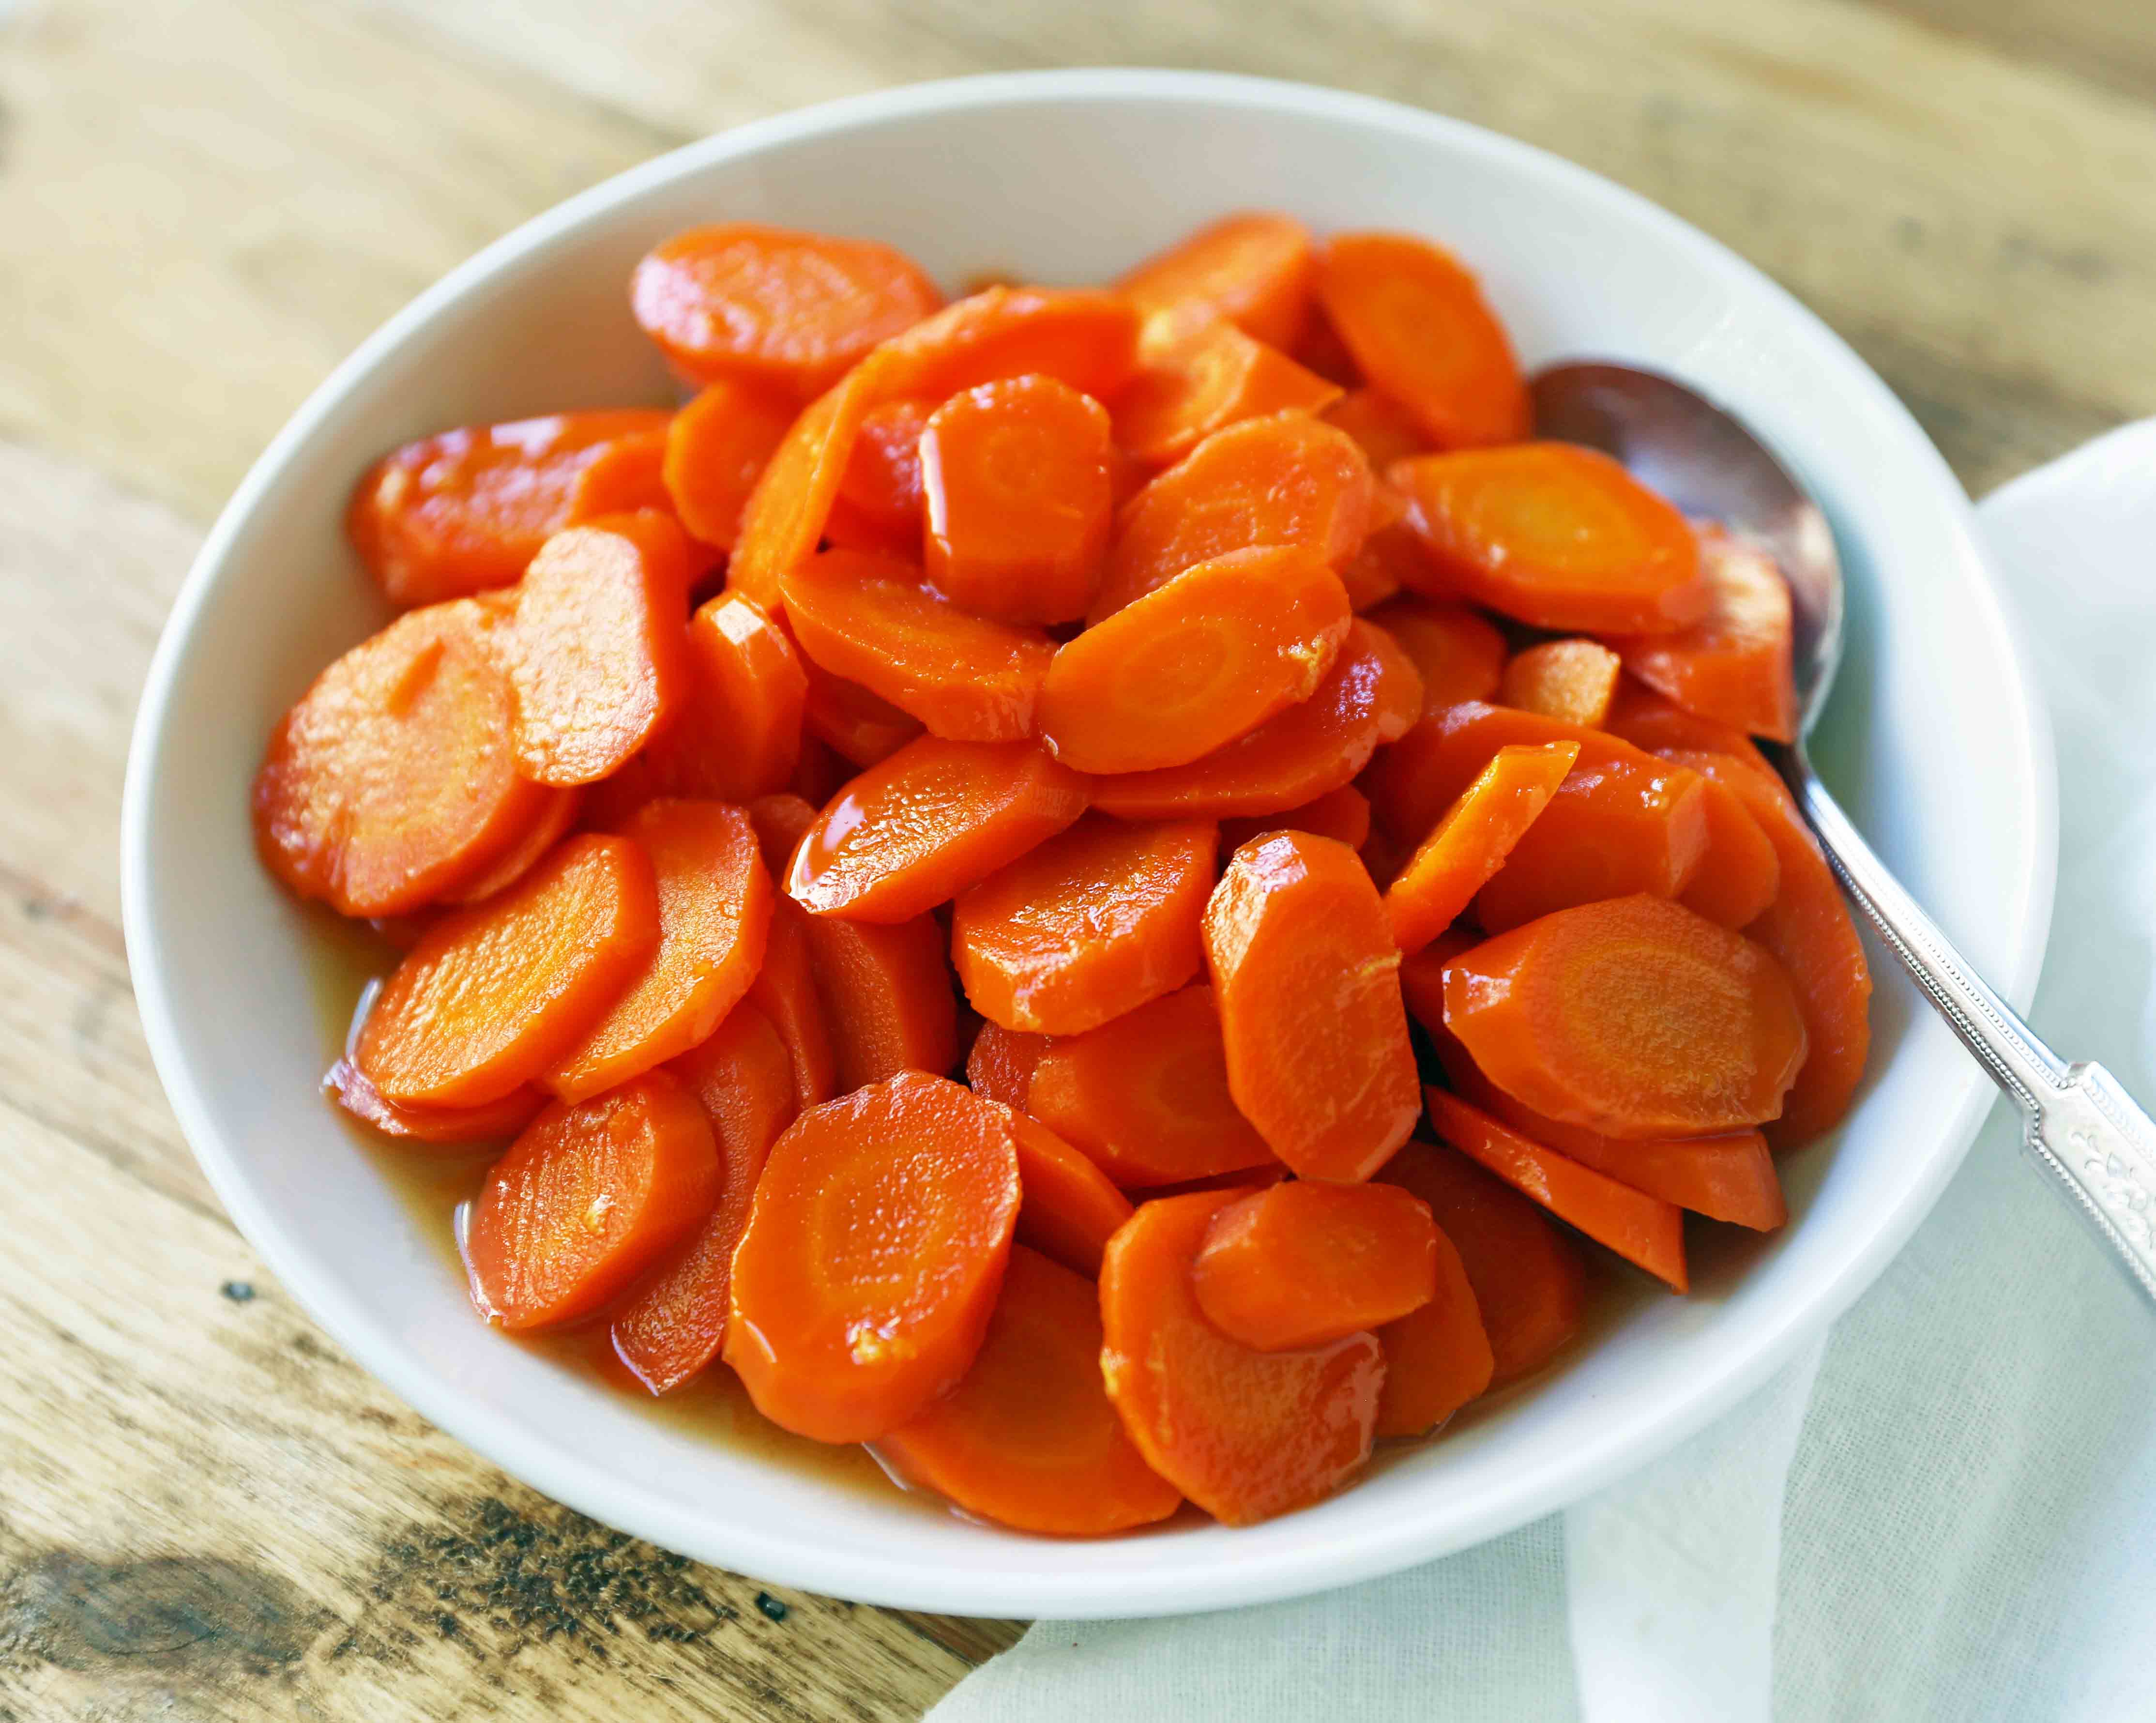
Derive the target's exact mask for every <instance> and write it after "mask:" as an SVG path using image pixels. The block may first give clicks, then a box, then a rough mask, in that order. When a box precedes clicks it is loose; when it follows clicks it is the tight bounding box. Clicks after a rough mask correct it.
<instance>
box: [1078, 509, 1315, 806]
mask: <svg viewBox="0 0 2156 1723" xmlns="http://www.w3.org/2000/svg"><path fill="white" fill-rule="evenodd" d="M1349 620H1351V619H1350V616H1349V612H1348V609H1347V594H1346V593H1345V592H1344V591H1343V590H1342V589H1341V585H1340V581H1339V579H1338V577H1337V575H1335V574H1334V573H1332V570H1331V569H1329V568H1327V567H1326V566H1325V563H1324V561H1323V559H1322V558H1320V557H1319V556H1318V555H1317V553H1316V552H1315V551H1312V550H1310V549H1308V548H1305V547H1301V546H1294V545H1289V546H1260V547H1257V548H1252V549H1250V550H1241V551H1232V552H1230V553H1229V554H1227V555H1226V556H1224V557H1217V558H1214V560H1213V561H1211V562H1209V563H1199V564H1198V565H1197V566H1196V567H1194V568H1186V569H1185V570H1183V573H1180V574H1178V575H1176V576H1175V577H1174V578H1173V579H1171V580H1168V581H1167V582H1166V583H1164V584H1162V585H1160V586H1158V587H1156V588H1154V589H1153V590H1152V591H1151V592H1149V593H1147V594H1146V595H1145V596H1144V597H1143V598H1142V599H1136V600H1135V601H1133V602H1132V603H1131V604H1127V605H1126V606H1124V608H1123V609H1121V610H1118V611H1117V612H1116V614H1115V615H1113V616H1111V617H1109V618H1108V619H1107V620H1106V621H1104V622H1102V623H1101V624H1100V625H1097V626H1096V627H1093V628H1089V629H1087V630H1086V632H1085V633H1083V634H1081V635H1079V636H1078V637H1077V638H1076V639H1075V640H1071V641H1070V642H1069V643H1068V644H1066V645H1063V646H1061V647H1060V648H1059V649H1058V650H1057V651H1056V654H1055V660H1054V661H1053V662H1052V663H1050V666H1049V668H1048V674H1047V676H1046V677H1045V679H1044V680H1043V681H1042V683H1041V686H1040V697H1039V702H1038V704H1037V706H1036V707H1035V711H1036V714H1037V721H1038V723H1039V727H1040V733H1041V734H1042V735H1043V736H1044V737H1045V738H1047V741H1048V743H1049V745H1050V747H1051V748H1054V749H1055V753H1056V757H1057V758H1058V759H1061V760H1062V761H1064V762H1065V764H1068V765H1071V766H1075V767H1076V768H1077V769H1079V770H1080V771H1081V772H1142V771H1149V770H1152V769H1155V768H1157V767H1162V766H1180V765H1185V764H1188V763H1189V762H1190V761H1192V760H1194V759H1198V758H1199V756H1200V755H1202V754H1207V753H1212V752H1213V750H1214V749H1215V748H1224V747H1225V746H1226V745H1227V744H1228V743H1230V742H1232V741H1234V740H1235V738H1237V737H1239V736H1242V735H1245V734H1246V733H1249V732H1250V731H1251V730H1254V729H1255V728H1257V727H1258V726H1259V725H1260V724H1261V723H1264V722H1265V720H1266V719H1267V718H1269V717H1272V716H1273V714H1274V713H1276V712H1281V711H1283V710H1285V709H1286V707H1290V706H1292V705H1294V704H1296V702H1298V701H1302V700H1307V699H1308V698H1310V697H1311V696H1312V694H1313V693H1314V692H1316V691H1317V688H1318V687H1319V686H1320V685H1321V684H1322V682H1323V681H1324V679H1325V677H1326V675H1327V672H1328V671H1331V669H1332V664H1333V661H1334V660H1335V659H1336V658H1337V656H1339V652H1340V647H1341V644H1342V641H1344V640H1346V639H1347V626H1348V623H1349Z"/></svg>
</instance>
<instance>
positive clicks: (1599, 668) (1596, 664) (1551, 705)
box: [1497, 640, 1623, 730]
mask: <svg viewBox="0 0 2156 1723" xmlns="http://www.w3.org/2000/svg"><path fill="white" fill-rule="evenodd" d="M1622 667H1623V666H1621V665H1620V662H1619V661H1618V657H1617V655H1616V654H1615V653H1614V652H1613V651H1610V650H1609V647H1607V646H1605V645H1603V644H1602V643H1601V642H1600V641H1599V640H1544V641H1543V643H1542V644H1541V645H1537V646H1529V647H1528V648H1527V650H1526V651H1522V652H1515V653H1514V654H1513V655H1512V660H1511V661H1510V662H1509V663H1507V665H1506V666H1505V674H1504V676H1503V678H1502V679H1501V681H1499V682H1498V684H1497V703H1498V704H1499V705H1501V706H1517V707H1519V708H1520V709H1521V710H1522V712H1540V713H1541V714H1542V715H1543V717H1553V718H1559V719H1562V720H1563V722H1564V723H1568V724H1578V725H1579V726H1580V727H1581V728H1583V729H1589V730H1599V729H1600V728H1602V725H1603V723H1604V720H1605V719H1606V718H1608V717H1609V702H1611V700H1613V699H1614V698H1615V697H1616V693H1617V677H1618V675H1619V673H1620V671H1621V669H1622Z"/></svg>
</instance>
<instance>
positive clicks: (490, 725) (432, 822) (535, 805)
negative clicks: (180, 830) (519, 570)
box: [253, 600, 550, 917]
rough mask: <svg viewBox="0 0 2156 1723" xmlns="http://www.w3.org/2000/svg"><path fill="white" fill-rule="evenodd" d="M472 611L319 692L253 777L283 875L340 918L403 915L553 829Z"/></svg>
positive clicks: (272, 856)
mask: <svg viewBox="0 0 2156 1723" xmlns="http://www.w3.org/2000/svg"><path fill="white" fill-rule="evenodd" d="M480 620H481V619H480V617H479V615H478V613H477V612H476V610H475V607H474V606H473V604H471V601H470V600H461V601H459V602H456V603H454V604H439V605H434V606H432V607H430V608H429V609H424V610H416V611H413V613H412V614H411V615H408V616H403V617H400V618H399V619H398V620H397V621H395V622H393V623H392V624H391V625H389V626H388V628H386V629H384V630H382V632H381V633H380V634H378V635H375V636H374V637H373V638H372V639H371V640H365V641H362V643H361V644H360V645H357V646H355V647H353V648H352V651H349V652H346V654H345V655H344V656H342V657H341V658H339V659H338V660H337V661H336V662H335V663H334V664H332V665H331V666H330V667H329V668H328V669H327V670H326V671H323V672H322V673H321V675H320V676H317V677H316V678H315V681H314V686H313V687H310V688H309V689H308V690H307V692H305V694H304V695H303V696H301V697H300V700H299V701H298V702H297V703H296V704H295V705H294V706H293V707H292V708H291V710H290V711H289V712H286V713H285V716H284V717H282V718H280V719H279V720H278V723H277V728H275V730H274V731H273V732H272V733H270V738H269V748H268V750H267V751H266V752H265V753H264V755H263V759H262V764H261V767H260V769H259V770H258V771H257V772H256V774H255V776H254V792H253V800H254V838H255V846H256V848H257V850H258V851H259V852H260V854H261V856H262V861H263V863H264V866H265V867H268V868H269V871H270V872H271V873H273V874H275V876H276V877H277V878H278V879H280V880H281V881H282V882H284V883H285V885H286V886H287V887H290V889H291V890H292V891H294V892H297V893H298V894H299V895H300V897H302V898H320V899H321V900H322V901H323V902H324V903H327V904H328V905H329V906H330V907H331V908H332V909H335V910H336V911H337V912H338V913H340V914H343V915H354V916H369V917H379V916H393V915H399V914H403V913H405V912H407V911H408V910H413V909H417V908H421V907H422V906H423V905H425V904H428V903H433V902H434V901H436V900H437V899H439V898H444V897H447V896H450V895H453V894H454V893H455V892H458V891H459V890H460V889H462V888H463V887H465V886H466V885H468V884H470V883H473V882H477V881H478V880H480V879H481V878H483V877H485V876H486V875H488V874H489V873H490V872H491V871H492V870H493V868H494V867H495V864H496V863H497V862H500V860H501V859H502V858H503V857H504V856H506V855H507V854H508V853H509V852H510V851H511V850H512V849H514V848H515V847H516V846H518V845H519V844H520V843H521V841H522V840H523V839H524V838H525V837H526V836H527V835H528V834H529V833H530V832H531V831H532V829H533V828H534V827H535V826H536V825H538V824H539V823H540V821H541V820H543V819H544V818H545V817H546V815H547V809H548V807H549V805H550V804H549V792H547V790H545V789H541V788H540V787H539V786H538V785H536V784H530V783H527V782H526V781H525V780H524V779H522V778H521V777H520V776H519V775H518V774H517V771H516V757H515V753H514V750H513V749H512V748H511V746H510V743H509V727H510V715H511V711H512V710H513V700H514V696H513V693H512V692H511V687H510V685H509V681H508V678H507V677H506V676H504V675H503V674H502V673H501V671H500V670H499V669H498V668H497V667H496V666H495V662H494V660H493V659H492V657H491V656H490V655H489V654H488V652H487V651H485V645H484V644H483V640H482V629H481V626H480Z"/></svg>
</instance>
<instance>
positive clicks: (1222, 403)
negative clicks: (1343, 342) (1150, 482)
mask: <svg viewBox="0 0 2156 1723" xmlns="http://www.w3.org/2000/svg"><path fill="white" fill-rule="evenodd" d="M1141 352H1142V353H1143V355H1144V360H1145V363H1143V364H1142V366H1141V367H1140V368H1139V371H1138V374H1137V376H1136V377H1134V378H1132V379H1131V382H1130V384H1129V386H1128V387H1127V388H1125V389H1124V390H1123V391H1122V393H1120V394H1118V395H1117V396H1116V414H1115V419H1116V447H1118V448H1120V449H1121V450H1122V451H1123V452H1124V453H1125V454H1126V455H1129V456H1130V457H1131V458H1132V460H1136V461H1137V462H1138V463H1139V464H1140V465H1143V466H1149V467H1163V466H1166V465H1169V464H1170V463H1171V462H1173V461H1178V460H1182V459H1183V456H1184V455H1188V453H1189V452H1190V451H1191V450H1193V449H1194V448H1196V447H1197V446H1198V445H1199V443H1201V442H1203V441H1204V440H1205V439H1206V438H1207V437H1209V436H1211V435H1213V433H1214V432H1215V431H1217V430H1223V429H1226V428H1227V427H1228V426H1229V425H1231V424H1240V423H1241V422H1242V421H1243V420H1244V419H1257V418H1260V417H1262V416H1263V415H1265V414H1269V413H1313V414H1314V413H1317V412H1318V411H1319V410H1320V409H1323V408H1325V407H1327V406H1329V405H1331V404H1332V402H1334V401H1336V400H1337V399H1339V396H1340V385H1339V384H1337V383H1328V382H1327V381H1326V379H1325V378H1322V377H1320V376H1318V375H1317V373H1315V372H1313V371H1306V370H1304V369H1303V368H1302V367H1301V366H1300V365H1298V364H1296V363H1295V361H1294V360H1292V359H1291V358H1290V357H1288V356H1287V355H1286V353H1283V352H1281V351H1280V350H1279V349H1278V348H1276V347H1268V346H1266V345H1265V342H1262V341H1254V340H1252V339H1251V338H1250V337H1249V336H1247V335H1245V333H1244V332H1242V331H1241V330H1240V329H1238V328H1237V327H1235V325H1234V324H1233V323H1226V322H1203V323H1201V324H1200V325H1199V327H1196V328H1191V327H1188V326H1187V325H1186V324H1185V323H1184V322H1183V321H1181V320H1180V319H1179V318H1178V317H1169V318H1166V319H1163V320H1161V321H1159V322H1158V325H1157V327H1155V328H1152V329H1149V330H1148V331H1147V340H1146V342H1145V345H1144V347H1142V349H1141Z"/></svg>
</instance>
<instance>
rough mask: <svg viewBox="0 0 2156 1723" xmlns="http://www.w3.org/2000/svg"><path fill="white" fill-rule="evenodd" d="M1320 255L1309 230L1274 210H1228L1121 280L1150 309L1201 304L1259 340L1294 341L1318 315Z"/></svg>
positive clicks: (1118, 285) (1133, 298)
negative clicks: (1314, 309)
mask: <svg viewBox="0 0 2156 1723" xmlns="http://www.w3.org/2000/svg"><path fill="white" fill-rule="evenodd" d="M1316 276H1317V250H1316V248H1315V247H1314V246H1313V245H1312V243H1311V239H1310V230H1309V229H1307V228H1306V227H1305V226H1303V224H1301V222H1299V221H1297V220H1296V219H1295V218H1294V217H1293V216H1291V215H1280V214H1276V213H1272V212H1270V211H1268V210H1252V211H1247V212H1245V213H1242V214H1240V215H1229V216H1224V217H1223V218H1222V219H1220V220H1219V221H1216V222H1214V223H1212V224H1210V225H1209V226H1206V227H1202V228H1200V229H1199V230H1198V231H1197V232H1196V233H1194V234H1191V235H1190V236H1189V237H1188V238H1187V239H1181V240H1178V242H1177V243H1176V244H1173V245H1171V246H1169V247H1168V249H1167V250H1165V251H1162V252H1158V253H1156V254H1155V255H1152V256H1151V257H1148V258H1147V259H1146V260H1145V261H1144V262H1143V263H1142V264H1140V265H1137V268H1135V269H1133V270H1131V271H1130V272H1129V273H1128V274H1127V275H1124V276H1123V278H1122V280H1119V281H1117V282H1116V290H1117V291H1119V292H1121V293H1122V295H1123V296H1125V297H1126V298H1127V299H1129V300H1131V301H1133V302H1135V303H1136V304H1137V305H1138V306H1141V307H1142V309H1144V310H1145V311H1173V310H1175V309H1177V308H1178V307H1183V306H1191V305H1193V304H1194V305H1197V306H1201V307H1203V308H1204V310H1207V311H1212V312H1214V314H1216V315H1218V316H1222V317H1225V318H1226V319H1227V320H1228V321H1229V322H1231V323H1234V324H1235V325H1236V326H1237V327H1239V328H1240V329H1241V330H1243V332H1245V334H1248V335H1252V336H1255V337H1256V338H1257V339H1258V340H1260V341H1263V342H1270V343H1271V344H1272V345H1273V346H1275V347H1286V346H1289V345H1290V344H1291V343H1292V342H1294V341H1295V340H1296V337H1298V336H1299V335H1300V334H1301V332H1302V330H1303V327H1304V326H1305V325H1306V323H1307V322H1308V321H1309V319H1310V307H1311V291H1312V286H1313V285H1314V284H1315V280H1316Z"/></svg>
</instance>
